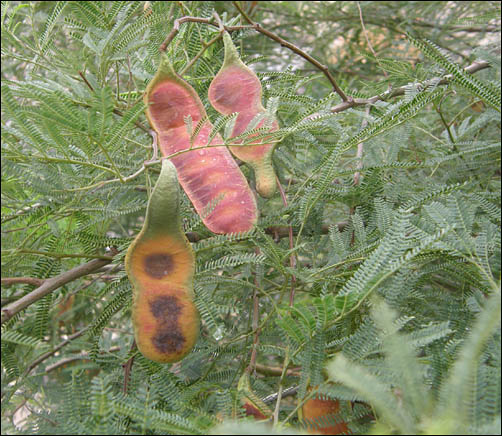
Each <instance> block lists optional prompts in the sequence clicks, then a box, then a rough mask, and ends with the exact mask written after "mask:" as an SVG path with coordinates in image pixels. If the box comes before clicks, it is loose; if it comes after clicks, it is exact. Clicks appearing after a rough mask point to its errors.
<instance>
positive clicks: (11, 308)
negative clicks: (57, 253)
mask: <svg viewBox="0 0 502 436" xmlns="http://www.w3.org/2000/svg"><path fill="white" fill-rule="evenodd" d="M113 254H114V255H115V254H116V252H114V253H113ZM111 261H112V257H110V258H109V259H94V260H91V261H90V262H87V263H84V264H82V265H79V266H77V267H75V268H72V269H71V270H69V271H66V272H64V273H62V274H60V275H58V276H56V277H51V278H50V279H46V280H45V281H44V283H43V284H42V285H41V286H39V287H38V288H37V289H35V290H34V291H32V292H30V293H29V294H27V295H25V296H24V297H22V298H20V299H19V300H17V301H14V302H13V303H11V304H9V305H7V306H5V307H3V308H2V324H3V323H5V322H7V321H8V320H9V319H11V318H12V317H13V316H14V315H15V314H16V313H19V312H21V311H22V310H23V309H26V308H27V307H28V306H29V305H31V304H33V303H35V302H36V301H38V300H40V299H41V298H43V297H45V296H46V295H48V294H50V293H51V292H53V291H55V290H56V289H58V288H60V287H61V286H63V285H65V284H66V283H69V282H72V281H73V280H76V279H78V278H80V277H83V276H85V275H87V274H89V273H91V272H94V271H96V270H97V269H99V268H101V267H103V266H104V265H107V264H109V263H110V262H111Z"/></svg>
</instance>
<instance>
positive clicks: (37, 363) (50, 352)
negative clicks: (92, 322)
mask: <svg viewBox="0 0 502 436" xmlns="http://www.w3.org/2000/svg"><path fill="white" fill-rule="evenodd" d="M2 323H3V319H2ZM87 330H89V326H87V327H84V328H83V329H82V330H80V331H78V332H76V333H73V334H72V335H70V336H68V339H65V340H64V341H63V342H61V343H60V344H59V345H56V347H54V348H53V349H52V350H51V351H47V353H44V354H42V355H41V356H39V357H38V358H37V359H35V360H34V361H33V362H32V363H31V364H30V365H29V366H28V368H26V371H25V372H24V375H25V376H27V375H28V374H29V373H30V372H31V371H32V370H33V368H35V367H36V366H37V365H39V364H40V363H42V362H43V361H44V360H45V359H48V358H49V357H51V356H52V355H53V354H55V353H56V352H57V351H59V350H60V349H61V348H63V347H64V346H65V345H68V344H69V343H70V342H71V341H73V340H74V339H76V338H78V337H80V336H82V335H83V334H84V333H85V332H86V331H87Z"/></svg>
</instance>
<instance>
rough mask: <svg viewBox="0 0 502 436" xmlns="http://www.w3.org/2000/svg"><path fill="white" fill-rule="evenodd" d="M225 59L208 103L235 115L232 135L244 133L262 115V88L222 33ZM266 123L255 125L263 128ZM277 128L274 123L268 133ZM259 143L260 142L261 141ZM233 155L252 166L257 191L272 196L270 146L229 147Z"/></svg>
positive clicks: (229, 40) (228, 39) (263, 121)
mask: <svg viewBox="0 0 502 436" xmlns="http://www.w3.org/2000/svg"><path fill="white" fill-rule="evenodd" d="M223 42H224V44H225V59H224V61H223V65H222V67H221V69H220V71H219V72H218V74H217V75H216V76H215V78H214V79H213V81H212V82H211V85H210V86H209V92H208V97H209V102H210V103H211V104H212V105H213V107H214V108H215V109H216V110H217V111H218V112H220V113H221V114H223V115H229V114H231V113H234V112H238V113H239V115H238V116H237V119H236V121H235V126H234V130H233V132H232V136H238V135H240V134H241V133H243V132H244V131H245V130H246V128H247V126H248V124H249V123H250V122H251V120H253V118H255V116H257V115H258V114H261V113H264V112H265V108H264V107H263V106H262V103H261V97H262V88H261V83H260V79H258V76H257V75H256V74H255V73H254V72H253V70H251V69H250V68H248V67H247V66H246V64H244V62H242V61H241V59H240V58H239V53H237V49H236V48H235V46H234V43H233V42H232V38H231V37H230V35H229V34H228V33H227V32H225V33H224V34H223ZM264 123H265V120H262V121H260V122H259V123H258V125H257V127H262V126H263V124H264ZM278 128H279V125H278V124H277V121H276V120H274V122H273V124H272V126H271V130H277V129H278ZM258 142H263V141H262V140H260V141H258ZM230 150H231V151H232V153H233V154H234V155H235V156H236V157H238V158H239V159H241V160H242V161H244V162H246V163H248V164H250V165H251V167H252V168H253V170H254V171H255V175H256V190H257V191H258V193H259V194H260V195H261V196H263V197H271V196H272V195H273V194H274V192H275V189H276V180H275V172H274V167H273V166H272V152H273V150H274V145H273V144H264V145H256V146H255V145H252V144H250V145H246V146H232V147H230Z"/></svg>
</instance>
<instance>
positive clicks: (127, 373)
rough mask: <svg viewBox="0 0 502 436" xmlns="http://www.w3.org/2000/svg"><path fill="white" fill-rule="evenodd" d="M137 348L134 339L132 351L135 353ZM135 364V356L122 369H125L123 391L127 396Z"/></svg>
mask: <svg viewBox="0 0 502 436" xmlns="http://www.w3.org/2000/svg"><path fill="white" fill-rule="evenodd" d="M135 348H136V339H133V341H132V344H131V351H133V350H134V349H135ZM133 362H134V355H133V356H131V357H130V358H129V360H128V361H127V362H126V363H125V364H124V365H122V367H123V368H124V387H123V389H122V391H123V392H124V394H127V386H128V385H129V378H130V377H131V369H132V364H133Z"/></svg>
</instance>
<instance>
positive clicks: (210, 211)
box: [144, 54, 258, 233]
mask: <svg viewBox="0 0 502 436" xmlns="http://www.w3.org/2000/svg"><path fill="white" fill-rule="evenodd" d="M144 101H145V104H146V105H147V109H146V115H147V118H148V120H149V122H150V124H151V126H152V127H153V129H154V130H155V131H156V132H157V134H158V139H159V147H160V150H161V152H162V154H163V155H164V156H170V155H172V154H174V153H177V152H180V151H183V150H187V149H191V151H187V152H184V153H180V154H178V155H176V156H173V157H172V158H171V161H172V162H173V164H174V166H175V167H176V171H177V173H178V178H179V182H180V184H181V186H182V188H183V189H184V191H185V192H186V194H187V195H188V198H189V199H190V201H191V202H192V204H193V205H194V207H195V209H196V211H197V213H198V214H199V215H200V216H201V218H202V221H203V222H204V224H205V225H206V226H207V228H208V229H209V230H211V231H212V232H214V233H239V232H246V231H249V230H251V229H252V228H253V226H254V225H255V224H256V221H257V217H258V209H257V206H256V199H255V197H254V195H253V193H252V191H251V189H250V187H249V185H248V183H247V180H246V178H245V177H244V175H243V174H242V172H241V170H240V169H239V166H238V165H237V163H236V162H235V160H234V159H233V157H232V155H231V154H230V152H229V151H228V149H227V148H226V147H223V146H222V147H206V145H207V141H208V139H209V134H210V132H211V130H212V128H213V126H212V125H211V123H210V122H209V121H207V122H205V123H204V124H203V126H202V128H201V129H200V131H199V132H198V134H197V136H196V137H195V138H194V139H193V141H192V144H191V142H190V135H189V133H188V131H187V128H186V125H185V122H184V120H185V118H186V117H187V116H191V118H192V122H193V125H194V126H195V125H196V124H197V123H198V122H199V120H201V119H203V118H205V117H206V111H205V109H204V106H203V105H202V102H201V101H200V98H199V96H198V95H197V93H196V92H195V90H194V89H193V88H192V87H191V86H190V85H189V84H188V83H187V82H186V81H185V80H183V79H182V78H181V77H180V76H178V75H177V74H176V72H175V71H174V69H173V67H172V65H171V62H170V61H169V59H168V57H167V55H165V54H163V55H162V59H161V62H160V65H159V68H158V70H157V73H156V74H155V76H154V77H153V78H152V80H151V81H150V83H149V84H148V86H147V88H146V91H145V95H144ZM213 144H223V140H222V138H221V136H220V135H216V136H215V137H214V139H213V140H212V141H211V144H210V145H213Z"/></svg>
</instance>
